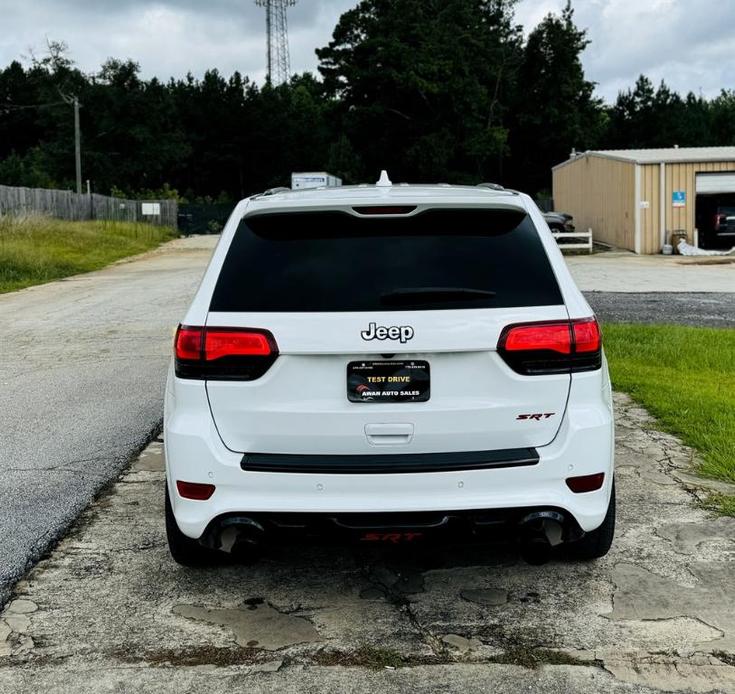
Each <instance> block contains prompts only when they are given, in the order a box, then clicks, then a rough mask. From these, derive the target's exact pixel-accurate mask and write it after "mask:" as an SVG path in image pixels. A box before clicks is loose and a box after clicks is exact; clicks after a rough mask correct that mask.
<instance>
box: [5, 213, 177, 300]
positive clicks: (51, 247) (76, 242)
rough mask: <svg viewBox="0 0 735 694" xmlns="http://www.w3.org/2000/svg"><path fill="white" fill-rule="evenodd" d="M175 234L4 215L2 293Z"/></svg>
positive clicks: (140, 226)
mask: <svg viewBox="0 0 735 694" xmlns="http://www.w3.org/2000/svg"><path fill="white" fill-rule="evenodd" d="M173 237H174V231H173V230H172V229H168V228H164V227H155V226H152V225H150V224H137V223H132V222H105V221H94V222H67V221H64V220H61V219H52V218H50V217H41V216H29V217H11V216H5V217H0V293H2V292H12V291H15V290H16V289H22V288H23V287H30V286H31V285H34V284H42V283H43V282H50V281H51V280H57V279H60V278H62V277H68V276H69V275H76V274H78V273H80V272H89V271H91V270H98V269H100V268H102V267H104V266H105V265H109V264H110V263H112V262H114V261H115V260H120V259H121V258H125V257H127V256H130V255H135V254H136V253H142V252H144V251H147V250H149V249H151V248H155V247H156V246H158V245H159V244H160V243H161V242H163V241H167V240H169V239H171V238H173Z"/></svg>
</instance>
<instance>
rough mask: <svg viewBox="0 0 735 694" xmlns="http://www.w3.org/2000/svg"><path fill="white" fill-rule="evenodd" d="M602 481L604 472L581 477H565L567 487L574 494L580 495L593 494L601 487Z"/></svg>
mask: <svg viewBox="0 0 735 694" xmlns="http://www.w3.org/2000/svg"><path fill="white" fill-rule="evenodd" d="M604 481H605V473H604V472H598V473H596V474H594V475H582V476H581V477H567V487H569V489H571V490H572V491H573V492H574V493H575V494H582V493H583V492H594V491H595V490H597V489H599V488H600V487H602V483H603V482H604Z"/></svg>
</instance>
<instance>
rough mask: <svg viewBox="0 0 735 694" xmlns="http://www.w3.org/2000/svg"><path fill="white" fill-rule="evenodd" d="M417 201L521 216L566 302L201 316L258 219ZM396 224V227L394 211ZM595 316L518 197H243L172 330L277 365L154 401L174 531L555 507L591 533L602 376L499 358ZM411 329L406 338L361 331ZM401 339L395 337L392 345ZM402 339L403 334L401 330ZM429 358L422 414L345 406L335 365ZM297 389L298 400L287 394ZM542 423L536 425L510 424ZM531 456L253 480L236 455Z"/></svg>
mask: <svg viewBox="0 0 735 694" xmlns="http://www.w3.org/2000/svg"><path fill="white" fill-rule="evenodd" d="M371 204H372V205H415V206H416V210H415V211H414V212H412V213H411V214H412V215H415V214H420V213H421V212H422V211H423V210H425V209H428V208H431V209H435V208H438V207H451V208H467V207H481V208H493V209H495V208H503V209H517V210H523V211H525V212H526V213H527V214H528V216H529V217H530V219H531V220H532V222H533V225H534V226H535V228H536V230H537V232H538V235H539V238H540V240H541V244H542V246H543V249H544V251H545V253H546V255H547V256H548V260H549V263H550V265H551V268H552V270H553V273H554V276H555V277H556V281H557V283H558V285H559V291H560V293H561V296H562V298H563V303H562V304H559V305H555V306H519V307H514V308H482V309H458V310H449V309H442V310H422V311H396V310H391V311H385V312H383V311H360V312H340V313H328V312H324V313H316V312H313V313H286V312H278V313H267V312H258V313H248V312H244V313H241V312H219V313H218V312H211V311H210V310H209V308H210V302H211V298H212V295H213V292H214V289H215V285H216V283H217V279H218V277H219V274H220V270H221V268H222V265H223V263H224V260H225V257H226V255H227V252H228V250H229V248H230V245H231V243H232V240H233V238H234V235H235V233H236V231H237V228H238V225H239V224H240V221H241V220H242V218H243V217H244V216H246V215H250V214H253V213H257V212H264V211H268V212H271V211H275V210H278V211H281V212H297V211H309V210H326V209H328V210H344V211H347V212H349V213H351V214H354V213H353V212H352V208H353V207H354V206H356V205H357V206H359V205H371ZM401 216H405V215H401ZM591 316H593V312H592V310H591V309H590V307H589V305H588V304H587V302H586V300H585V299H584V297H583V295H582V294H581V292H580V291H579V290H578V289H577V287H576V286H575V284H574V281H573V280H572V278H571V275H570V273H569V271H568V269H567V266H566V264H565V262H564V259H563V257H562V254H561V252H560V251H559V248H558V246H557V244H556V242H555V240H554V238H553V237H552V235H551V233H550V231H549V228H548V226H547V225H546V223H545V221H544V219H543V216H542V214H541V212H540V211H539V209H538V208H537V207H536V205H535V204H534V203H533V201H532V200H531V199H530V198H529V197H528V196H526V195H523V194H518V193H514V192H511V191H495V190H489V189H486V188H479V187H478V188H474V187H463V186H403V185H401V186H391V187H385V188H377V187H374V186H356V187H341V188H332V189H322V190H311V191H299V192H298V193H277V194H274V195H268V196H254V197H252V198H249V199H246V200H243V201H241V202H240V203H239V204H238V205H237V207H236V208H235V210H234V211H233V213H232V215H231V217H230V219H229V221H228V222H227V224H226V225H225V228H224V230H223V233H222V237H221V239H220V241H219V244H218V246H217V248H216V249H215V252H214V254H213V256H212V259H211V262H210V264H209V266H208V268H207V270H206V272H205V274H204V276H203V278H202V282H201V285H200V287H199V289H198V291H197V293H196V296H195V297H194V300H193V301H192V303H191V306H190V308H189V310H188V312H187V313H186V316H184V318H183V320H182V321H181V322H182V324H183V325H193V326H204V325H206V326H208V327H214V326H222V327H250V328H259V329H265V330H269V331H270V332H271V333H272V334H273V336H274V337H275V340H276V342H277V344H278V348H279V356H278V358H277V359H276V361H275V362H274V364H273V365H272V366H271V367H270V369H269V370H268V371H267V372H266V373H265V374H264V375H263V376H261V377H260V378H257V379H255V380H252V381H247V382H242V381H216V380H209V381H207V380H196V379H187V378H179V377H177V376H176V375H175V372H174V368H173V364H172V367H171V369H170V370H169V377H168V382H167V387H166V397H165V417H164V437H165V449H166V464H167V480H168V488H169V494H170V497H171V503H172V508H173V512H174V515H175V518H176V522H177V524H178V526H179V528H180V530H181V531H182V532H183V533H184V534H185V535H187V536H188V537H191V538H198V537H200V536H201V535H202V534H203V532H204V531H205V529H206V528H207V526H208V525H209V524H210V522H212V521H213V520H214V519H216V518H217V517H218V516H221V515H222V514H227V513H257V512H315V513H317V512H334V513H347V512H400V511H435V510H449V509H452V510H464V509H498V508H501V509H508V508H517V507H536V506H538V507H549V506H551V507H556V508H559V509H562V510H563V511H564V512H566V513H568V514H571V516H573V518H574V519H576V521H577V523H578V524H579V526H580V528H581V529H582V530H584V531H591V530H593V529H595V528H596V527H598V526H599V525H600V524H601V522H602V521H603V518H604V517H605V514H606V511H607V507H608V502H609V499H610V495H611V488H612V479H613V474H612V473H613V465H614V459H613V450H614V432H613V412H612V399H611V389H610V382H609V377H608V372H607V365H606V362H605V359H604V355H603V359H602V368H599V369H597V370H593V371H587V372H581V373H571V374H570V373H561V374H549V375H521V374H519V373H516V372H515V371H514V370H513V369H511V368H510V367H509V366H508V365H507V364H506V363H505V362H504V361H503V359H502V358H501V356H500V355H499V353H498V351H497V345H498V340H499V338H500V335H501V332H502V330H503V328H504V327H506V326H507V325H510V324H514V323H525V322H536V321H547V320H549V321H558V320H568V319H572V320H574V319H583V318H589V317H591ZM371 323H374V324H375V326H386V327H390V326H397V327H401V326H410V327H411V329H412V334H411V336H410V338H407V339H405V340H401V339H394V340H386V341H385V342H389V343H390V344H389V345H388V344H385V342H381V343H379V342H378V340H369V341H368V340H365V339H364V338H363V337H361V333H362V332H364V331H366V330H369V326H370V324H371ZM396 334H397V335H399V336H400V335H401V333H396ZM402 334H403V335H404V337H406V336H407V335H408V333H407V332H404V333H402ZM381 353H389V354H391V355H395V356H394V357H392V358H395V359H418V360H427V361H429V362H430V364H431V379H432V381H431V389H432V397H431V398H430V399H429V400H428V402H422V403H415V404H413V403H388V402H386V403H376V404H363V403H353V402H349V401H348V399H347V397H346V394H345V366H346V364H347V363H348V362H350V361H353V360H355V359H366V360H379V359H380V358H381ZM294 383H298V393H295V391H294V386H293V384H294ZM528 413H544V414H545V413H549V414H550V415H551V416H548V417H547V416H542V417H540V418H531V419H528V418H525V417H524V418H519V415H521V414H528ZM521 447H530V448H534V449H535V450H536V451H537V452H538V455H539V463H538V464H537V465H533V466H528V467H506V468H498V469H476V470H461V471H448V472H410V473H393V474H382V473H370V474H354V473H353V474H325V473H307V474H301V473H298V472H254V471H245V470H243V469H242V468H241V461H242V460H243V454H246V453H256V452H257V453H267V454H293V455H303V454H310V455H316V456H318V455H336V454H339V455H353V454H359V455H371V454H382V455H384V454H394V455H395V456H396V458H398V457H399V456H401V455H404V454H414V453H437V452H441V453H451V452H462V451H484V450H501V449H510V448H521ZM599 472H604V473H605V481H604V484H603V486H602V487H601V488H600V489H598V490H596V491H592V492H587V493H581V494H580V493H577V494H575V493H573V492H572V491H571V490H570V489H569V488H568V486H567V484H566V483H565V480H566V478H568V477H570V476H579V475H588V474H595V473H599ZM176 480H186V481H189V482H198V483H206V484H213V485H215V486H216V491H215V493H214V494H213V496H212V497H211V498H210V499H209V500H207V501H194V500H190V499H185V498H182V497H181V496H179V494H178V493H177V488H176Z"/></svg>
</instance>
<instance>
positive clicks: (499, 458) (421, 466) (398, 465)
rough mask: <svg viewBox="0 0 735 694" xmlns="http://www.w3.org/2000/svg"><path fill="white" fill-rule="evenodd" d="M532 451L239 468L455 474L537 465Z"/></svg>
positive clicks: (315, 458)
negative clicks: (456, 472)
mask: <svg viewBox="0 0 735 694" xmlns="http://www.w3.org/2000/svg"><path fill="white" fill-rule="evenodd" d="M538 462H539V455H538V453H537V452H536V449H535V448H506V449H504V450H499V451H461V452H459V453H405V454H402V455H395V454H387V455H386V454H375V455H291V454H282V453H246V454H245V455H244V456H243V457H242V462H241V463H240V467H241V468H242V469H243V470H246V471H248V472H298V473H321V474H356V475H358V474H359V475H364V474H392V473H393V474H395V473H410V472H455V471H461V470H485V469H490V468H507V467H522V466H529V465H537V464H538Z"/></svg>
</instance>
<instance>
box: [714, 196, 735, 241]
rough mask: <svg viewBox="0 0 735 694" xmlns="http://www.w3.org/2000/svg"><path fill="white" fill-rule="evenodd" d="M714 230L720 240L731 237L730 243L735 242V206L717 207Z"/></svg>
mask: <svg viewBox="0 0 735 694" xmlns="http://www.w3.org/2000/svg"><path fill="white" fill-rule="evenodd" d="M714 232H715V236H716V238H717V239H718V240H719V239H722V240H723V241H724V240H726V239H730V240H731V242H730V245H733V244H735V206H732V205H728V206H727V207H718V208H717V212H716V213H715V223H714Z"/></svg>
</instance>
